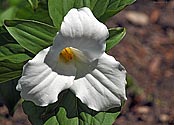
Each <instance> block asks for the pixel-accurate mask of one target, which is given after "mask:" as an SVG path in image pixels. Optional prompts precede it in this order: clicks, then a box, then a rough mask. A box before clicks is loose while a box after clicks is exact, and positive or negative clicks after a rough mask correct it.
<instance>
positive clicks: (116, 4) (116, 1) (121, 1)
mask: <svg viewBox="0 0 174 125" xmlns="http://www.w3.org/2000/svg"><path fill="white" fill-rule="evenodd" d="M135 1H136V0H110V1H109V4H108V6H107V9H106V11H105V13H104V14H103V15H102V16H101V17H100V20H101V21H103V22H105V21H107V20H108V19H109V18H110V17H112V16H114V15H115V14H117V13H118V12H120V11H121V10H123V9H124V8H125V7H126V6H128V5H130V4H132V3H134V2H135Z"/></svg>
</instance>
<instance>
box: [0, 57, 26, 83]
mask: <svg viewBox="0 0 174 125" xmlns="http://www.w3.org/2000/svg"><path fill="white" fill-rule="evenodd" d="M22 67H23V63H12V62H10V61H9V60H3V61H0V69H1V70H0V83H3V82H6V81H9V80H12V79H15V78H17V77H19V76H20V75H21V73H22Z"/></svg>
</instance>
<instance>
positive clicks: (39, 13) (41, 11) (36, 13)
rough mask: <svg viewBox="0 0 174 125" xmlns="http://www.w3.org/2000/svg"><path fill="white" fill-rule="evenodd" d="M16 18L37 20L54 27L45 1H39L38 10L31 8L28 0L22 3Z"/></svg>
mask: <svg viewBox="0 0 174 125" xmlns="http://www.w3.org/2000/svg"><path fill="white" fill-rule="evenodd" d="M16 18H17V19H25V20H35V21H39V22H43V23H47V24H50V25H53V24H52V20H51V18H50V16H49V13H48V5H47V3H45V2H44V1H39V4H38V7H37V8H31V5H30V4H29V3H28V1H26V0H25V1H23V2H21V5H20V6H19V7H18V11H17V12H16Z"/></svg>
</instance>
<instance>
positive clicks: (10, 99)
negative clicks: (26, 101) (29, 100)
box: [0, 79, 20, 115]
mask: <svg viewBox="0 0 174 125" xmlns="http://www.w3.org/2000/svg"><path fill="white" fill-rule="evenodd" d="M17 83H18V79H14V80H11V81H8V82H5V83H2V84H0V96H1V97H2V99H3V100H4V103H5V105H6V106H7V108H8V110H9V114H10V115H13V113H14V111H15V107H16V104H17V102H18V101H19V100H20V93H19V92H18V91H16V85H17Z"/></svg>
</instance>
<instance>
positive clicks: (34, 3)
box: [28, 0, 39, 9]
mask: <svg viewBox="0 0 174 125" xmlns="http://www.w3.org/2000/svg"><path fill="white" fill-rule="evenodd" d="M28 2H29V3H30V4H31V7H32V8H33V9H36V8H37V7H38V3H39V1H38V0H28Z"/></svg>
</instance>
